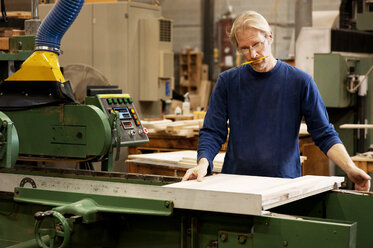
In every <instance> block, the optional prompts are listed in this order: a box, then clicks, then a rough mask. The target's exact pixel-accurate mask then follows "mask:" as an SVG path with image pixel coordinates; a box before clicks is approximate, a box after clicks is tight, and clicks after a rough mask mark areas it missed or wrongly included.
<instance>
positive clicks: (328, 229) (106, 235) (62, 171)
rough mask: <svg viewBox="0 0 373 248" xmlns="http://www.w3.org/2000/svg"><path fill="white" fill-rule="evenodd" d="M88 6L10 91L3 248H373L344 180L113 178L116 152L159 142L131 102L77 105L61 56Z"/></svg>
mask: <svg viewBox="0 0 373 248" xmlns="http://www.w3.org/2000/svg"><path fill="white" fill-rule="evenodd" d="M83 2H84V1H82V0H59V1H58V2H57V4H56V6H55V7H54V8H53V9H52V11H51V12H50V13H49V15H48V17H47V18H45V20H44V21H43V23H42V25H41V27H40V29H39V31H38V35H37V37H36V49H35V50H36V51H35V52H34V53H33V54H32V55H31V57H29V58H28V59H27V60H26V61H25V62H24V63H23V65H22V67H21V69H20V70H19V71H17V72H16V73H14V74H13V75H12V76H10V77H9V78H7V79H6V80H5V81H4V82H2V83H1V84H0V109H1V111H0V119H1V122H0V124H1V125H0V142H1V143H0V144H1V145H0V167H1V168H0V247H13V248H15V247H24V248H26V247H51V248H52V247H54V248H56V247H59V248H65V247H79V248H81V247H90V248H92V247H128V248H130V247H136V248H138V247H162V248H175V247H181V248H197V247H200V248H217V247H219V248H224V247H227V248H228V247H229V248H243V247H247V248H251V247H255V248H270V247H296V248H299V247H302V248H303V247H304V248H307V247H320V248H321V247H325V248H330V247H339V248H343V247H346V248H347V247H351V248H353V247H360V248H363V247H373V236H372V235H370V232H371V230H373V216H372V214H371V211H370V209H372V208H373V198H372V196H371V195H370V194H369V193H366V192H365V193H361V192H356V191H342V190H338V188H339V187H340V186H341V184H342V182H343V180H344V179H343V178H340V177H316V176H315V177H312V176H310V177H302V178H297V179H282V178H264V177H249V176H237V175H223V174H221V175H214V176H209V177H206V178H205V179H204V180H203V182H196V181H188V182H179V181H180V178H176V177H165V176H154V175H140V174H130V173H118V172H113V171H111V170H112V162H113V157H114V155H113V154H114V148H116V152H117V154H118V152H119V150H120V147H121V146H127V145H132V144H140V143H143V142H146V141H147V140H148V138H147V135H146V129H145V128H144V127H143V126H142V124H141V121H140V118H139V116H138V114H137V111H136V108H135V107H134V105H133V99H132V98H131V96H130V95H128V94H98V95H95V96H89V97H87V99H86V104H85V105H82V104H78V103H76V102H75V101H74V98H73V96H72V93H71V87H70V85H69V82H66V81H65V80H64V77H63V74H62V73H61V71H60V68H59V63H58V54H59V43H60V39H61V37H62V35H63V33H64V32H65V31H66V30H67V29H68V27H69V25H71V23H72V22H73V21H74V19H75V18H76V16H77V15H78V13H79V11H80V8H81V6H82V5H83ZM45 30H47V32H46V31H45ZM44 32H46V33H44ZM56 32H57V33H58V34H55V33H56ZM48 33H49V34H48ZM144 73H145V72H144ZM17 161H18V162H17ZM30 161H32V162H34V163H33V164H32V165H30ZM39 161H60V162H61V161H63V162H62V163H65V161H66V163H67V161H83V162H85V161H101V162H102V170H101V171H99V170H80V169H68V168H65V167H58V168H50V167H46V166H39V163H38V162H39Z"/></svg>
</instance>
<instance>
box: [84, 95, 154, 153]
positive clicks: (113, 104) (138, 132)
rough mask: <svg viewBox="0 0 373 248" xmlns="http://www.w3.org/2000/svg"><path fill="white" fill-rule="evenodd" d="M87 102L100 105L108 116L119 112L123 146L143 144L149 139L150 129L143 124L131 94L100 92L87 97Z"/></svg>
mask: <svg viewBox="0 0 373 248" xmlns="http://www.w3.org/2000/svg"><path fill="white" fill-rule="evenodd" d="M86 103H87V104H93V105H96V106H97V107H100V108H101V109H102V110H103V111H104V112H105V113H106V115H107V116H108V117H109V116H110V114H111V113H112V112H114V111H116V112H118V113H119V122H120V145H121V146H129V145H137V144H143V143H146V142H148V141H149V139H148V135H147V133H148V130H147V129H146V128H144V127H143V126H142V124H141V121H140V116H139V115H138V113H137V111H136V108H135V106H134V104H133V100H132V98H131V96H130V95H128V94H98V95H96V96H94V97H87V99H86Z"/></svg>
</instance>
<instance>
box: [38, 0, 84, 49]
mask: <svg viewBox="0 0 373 248" xmlns="http://www.w3.org/2000/svg"><path fill="white" fill-rule="evenodd" d="M83 3H84V0H59V1H58V2H57V3H56V5H55V6H54V8H53V9H52V10H51V11H50V12H49V14H48V15H47V17H46V18H45V19H44V21H43V22H42V24H41V25H40V27H39V30H38V33H37V35H36V40H35V43H36V44H35V51H39V50H44V51H51V52H54V53H57V54H58V55H59V54H60V44H61V39H62V37H63V35H64V34H65V33H66V31H67V29H69V27H70V26H71V24H72V23H73V22H74V20H75V18H76V17H77V16H78V14H79V12H80V10H81V8H82V6H83Z"/></svg>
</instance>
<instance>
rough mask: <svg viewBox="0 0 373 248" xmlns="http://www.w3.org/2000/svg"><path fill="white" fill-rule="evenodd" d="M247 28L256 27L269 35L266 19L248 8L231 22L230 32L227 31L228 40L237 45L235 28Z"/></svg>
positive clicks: (269, 30)
mask: <svg viewBox="0 0 373 248" xmlns="http://www.w3.org/2000/svg"><path fill="white" fill-rule="evenodd" d="M248 28H255V29H258V30H260V31H262V32H264V33H265V34H266V35H269V34H270V32H271V28H270V27H269V24H268V22H267V20H266V19H265V18H264V17H263V16H262V15H261V14H259V13H258V12H256V11H252V10H248V11H246V12H244V13H242V14H240V15H239V16H238V17H237V18H236V20H235V21H234V22H233V25H232V28H231V32H230V33H229V40H230V41H231V43H232V44H233V45H234V46H236V47H238V43H237V38H236V33H237V30H239V29H241V30H246V29H248Z"/></svg>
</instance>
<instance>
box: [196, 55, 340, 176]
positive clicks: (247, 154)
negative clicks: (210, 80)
mask: <svg viewBox="0 0 373 248" xmlns="http://www.w3.org/2000/svg"><path fill="white" fill-rule="evenodd" d="M303 116H304V118H305V121H306V124H307V128H308V132H309V133H310V134H311V136H312V139H313V141H314V142H315V144H316V145H317V146H318V147H319V148H320V149H321V150H322V151H323V152H324V153H325V154H326V153H327V152H328V150H329V149H330V148H331V147H332V146H333V145H334V144H336V143H342V142H341V140H340V139H339V137H338V134H337V133H336V131H335V130H334V128H333V126H332V125H331V124H330V123H329V117H328V113H327V111H326V108H325V105H324V103H323V101H322V99H321V96H320V93H319V91H318V89H317V86H316V84H315V82H314V81H313V79H312V77H311V76H310V75H308V74H307V73H305V72H303V71H301V70H299V69H298V68H296V67H294V66H291V65H288V64H286V63H284V62H281V61H280V60H277V63H276V66H275V67H274V68H273V69H272V70H271V71H269V72H264V73H258V72H256V71H254V70H253V69H252V68H251V66H250V65H243V66H239V67H235V68H232V69H230V70H228V71H225V72H223V73H221V74H220V76H219V78H218V81H217V84H216V86H215V88H214V90H213V92H212V94H211V97H210V103H209V108H208V111H207V113H206V117H205V121H204V124H203V128H202V129H201V130H200V132H199V144H198V158H197V159H198V160H199V159H200V158H202V157H205V158H207V159H208V161H209V163H210V166H209V169H208V173H211V171H212V168H213V163H212V161H213V159H214V157H215V156H216V154H217V153H218V152H219V150H220V148H221V145H222V144H223V143H224V142H225V141H226V138H227V134H228V124H227V121H229V129H230V133H229V140H228V147H227V151H226V155H225V160H224V165H223V168H222V173H228V174H239V175H254V176H269V177H283V178H294V177H299V176H301V165H300V158H299V145H298V138H299V127H300V123H301V120H302V117H303Z"/></svg>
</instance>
